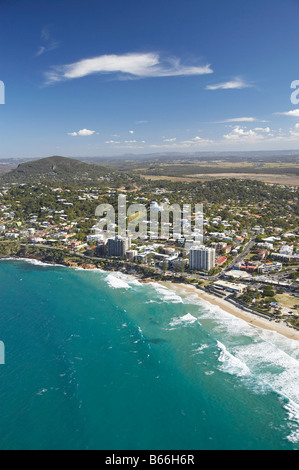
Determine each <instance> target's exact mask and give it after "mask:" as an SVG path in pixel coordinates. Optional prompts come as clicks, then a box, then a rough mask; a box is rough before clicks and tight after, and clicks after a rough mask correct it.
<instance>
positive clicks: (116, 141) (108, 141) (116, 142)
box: [105, 140, 120, 144]
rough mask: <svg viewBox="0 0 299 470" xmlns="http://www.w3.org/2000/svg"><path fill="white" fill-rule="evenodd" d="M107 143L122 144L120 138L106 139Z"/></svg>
mask: <svg viewBox="0 0 299 470" xmlns="http://www.w3.org/2000/svg"><path fill="white" fill-rule="evenodd" d="M105 144H120V142H119V141H118V140H106V142H105Z"/></svg>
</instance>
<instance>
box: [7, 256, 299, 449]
mask: <svg viewBox="0 0 299 470" xmlns="http://www.w3.org/2000/svg"><path fill="white" fill-rule="evenodd" d="M0 292H1V296H0V340H1V341H3V343H4V344H5V364H4V365H0V449H2V450H3V449H28V450H29V449H78V450H79V449H90V450H92V449H104V450H238V449H241V450H259V449H265V450H293V449H294V450H297V449H299V344H298V342H297V341H294V340H291V339H287V338H285V337H283V336H281V335H279V334H278V333H275V332H271V331H269V330H262V329H259V328H257V327H254V326H251V325H249V324H247V323H246V322H244V321H242V320H240V319H238V318H236V317H233V316H231V315H229V314H227V313H225V312H224V311H222V310H221V309H220V308H218V307H215V306H213V305H211V304H209V303H207V302H203V301H201V300H199V298H198V297H197V296H196V295H194V296H192V295H190V294H186V293H184V291H182V290H179V288H177V289H175V290H173V289H171V290H170V289H167V288H165V287H163V286H161V285H159V284H156V283H150V284H141V283H139V282H138V281H137V280H136V279H134V278H133V277H130V276H126V275H122V274H120V273H114V272H113V273H112V272H110V273H109V272H103V271H100V270H96V271H86V270H85V271H84V270H81V269H72V268H66V267H62V266H49V265H44V264H43V263H40V262H36V261H22V260H1V261H0Z"/></svg>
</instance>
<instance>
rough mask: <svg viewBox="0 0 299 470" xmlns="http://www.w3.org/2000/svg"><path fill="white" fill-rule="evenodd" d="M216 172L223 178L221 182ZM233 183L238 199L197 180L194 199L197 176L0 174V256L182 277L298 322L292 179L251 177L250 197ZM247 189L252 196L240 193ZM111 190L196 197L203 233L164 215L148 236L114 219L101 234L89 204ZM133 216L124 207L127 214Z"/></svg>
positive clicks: (130, 195)
mask: <svg viewBox="0 0 299 470" xmlns="http://www.w3.org/2000/svg"><path fill="white" fill-rule="evenodd" d="M223 181H224V182H225V183H223V184H226V187H228V188H231V187H232V186H231V185H232V182H231V181H227V180H223ZM214 184H215V183H214ZM217 184H218V185H219V184H220V183H219V182H218V183H217ZM239 184H241V185H242V188H243V190H244V193H245V196H244V198H241V197H239V198H235V199H232V198H228V199H227V200H226V201H225V202H220V201H218V200H215V197H209V191H210V192H211V190H212V189H213V188H212V185H211V186H210V187H209V188H208V185H207V184H201V191H205V190H206V191H207V194H208V196H207V197H206V198H205V199H203V197H202V194H204V193H200V197H201V199H200V200H198V199H197V198H198V193H197V190H198V186H199V185H197V187H195V186H194V185H193V186H190V184H189V186H188V187H185V186H178V187H177V188H175V187H174V184H170V183H169V184H167V183H166V182H160V184H155V183H154V182H151V183H148V184H147V185H146V184H144V185H143V186H138V187H136V186H135V187H134V186H129V187H127V188H119V187H113V186H112V185H111V186H109V181H105V182H104V183H103V182H102V183H101V184H98V185H96V184H90V186H88V185H86V184H84V185H83V184H82V186H80V185H78V184H77V185H76V186H71V185H65V184H63V185H62V184H61V185H56V184H54V183H49V182H48V183H45V182H44V183H36V184H31V183H22V184H16V183H10V184H6V183H5V184H3V183H2V185H1V187H0V256H1V257H14V256H16V257H24V258H26V257H27V258H36V259H41V260H44V261H47V262H55V263H58V264H59V263H61V264H66V265H68V266H79V265H80V266H83V267H85V268H88V269H93V268H95V267H96V268H101V269H105V270H117V271H121V272H126V273H129V274H137V275H138V276H139V278H140V280H141V282H147V280H148V279H159V280H165V281H167V280H171V281H174V282H184V283H187V284H191V285H193V286H196V287H197V288H199V289H201V290H204V291H206V292H210V293H213V295H215V296H218V297H219V298H223V299H226V300H228V301H230V302H232V303H235V304H237V305H238V306H239V307H240V306H241V307H242V308H243V309H244V310H248V311H253V312H255V313H256V314H259V315H261V316H265V317H266V318H270V319H271V320H275V321H284V322H286V323H288V324H289V325H292V326H293V327H294V328H298V327H299V282H298V281H299V229H298V220H299V213H298V188H297V187H296V186H288V187H281V186H279V187H278V186H275V185H271V184H264V183H263V184H262V183H260V185H262V186H260V187H259V189H262V190H263V193H261V195H260V196H259V195H258V194H256V192H257V191H256V188H254V187H253V183H252V182H249V181H246V180H245V181H243V182H241V183H240V182H239ZM179 188H180V189H179ZM213 190H214V189H213ZM228 191H230V189H229V190H228ZM278 191H280V194H278ZM250 193H252V194H253V193H254V194H256V196H255V199H253V198H250V196H248V197H247V194H250ZM229 194H230V193H229ZM239 194H240V191H239ZM120 195H122V196H124V195H125V197H126V201H127V205H129V204H139V205H140V204H143V205H144V206H145V207H146V208H147V209H148V210H149V209H150V207H151V208H153V207H155V208H156V209H157V211H159V208H160V205H161V204H169V205H171V204H174V203H178V204H181V205H182V204H185V203H186V204H187V203H188V204H194V203H195V202H200V203H203V220H202V227H203V240H202V241H201V242H199V241H197V240H194V239H192V237H189V238H188V237H187V236H184V233H183V231H182V234H177V233H176V234H174V232H173V230H172V218H171V214H170V219H169V221H168V222H161V223H162V225H163V224H166V225H168V228H169V236H165V235H164V236H163V234H162V235H161V230H160V231H159V233H158V235H157V237H156V238H153V237H151V236H147V237H142V238H140V237H136V238H132V237H128V236H127V237H122V236H118V235H117V226H116V227H115V229H116V230H115V236H111V233H110V232H108V231H106V230H104V231H103V230H101V229H100V228H99V225H98V222H99V219H98V218H97V217H96V215H95V211H96V208H97V206H98V205H99V204H102V203H106V204H110V205H112V206H114V207H117V200H118V197H119V196H120ZM281 195H284V196H283V199H282V197H281ZM274 206H275V212H274V209H273V208H274ZM274 213H275V216H272V214H274ZM136 215H138V214H136ZM136 215H135V216H134V215H133V216H132V215H131V216H127V217H126V219H127V223H128V222H129V221H132V220H134V217H136ZM147 223H148V222H147ZM149 235H150V234H149Z"/></svg>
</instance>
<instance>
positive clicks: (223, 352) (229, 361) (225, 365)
mask: <svg viewBox="0 0 299 470" xmlns="http://www.w3.org/2000/svg"><path fill="white" fill-rule="evenodd" d="M217 346H218V348H219V349H220V355H219V358H218V361H219V362H221V363H222V365H221V367H220V369H221V370H222V371H224V372H227V373H229V374H232V375H237V376H238V377H244V376H245V375H249V374H250V369H249V368H248V367H247V365H246V364H245V362H242V361H241V360H240V359H238V358H237V357H236V356H233V355H232V354H231V353H230V352H229V351H228V350H227V349H226V347H225V346H224V344H222V343H220V341H217Z"/></svg>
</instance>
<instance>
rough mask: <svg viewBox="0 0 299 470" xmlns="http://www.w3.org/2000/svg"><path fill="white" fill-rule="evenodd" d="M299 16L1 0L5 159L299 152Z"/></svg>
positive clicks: (290, 6) (0, 137) (187, 3)
mask: <svg viewBox="0 0 299 470" xmlns="http://www.w3.org/2000/svg"><path fill="white" fill-rule="evenodd" d="M298 17H299V3H298V0H259V1H257V0H250V2H248V1H245V0H226V1H225V0H159V1H158V0H151V1H148V2H146V1H141V0H139V1H137V0H126V1H123V0H85V1H84V2H83V1H79V0H72V1H69V0H59V1H57V0H51V2H50V1H49V0H35V1H33V0H0V44H1V47H0V80H1V81H2V82H3V83H4V84H5V104H0V158H10V157H34V158H36V157H46V156H49V155H64V156H70V157H71V156H78V157H80V156H110V155H111V156H113V155H122V154H128V153H154V152H168V151H171V152H182V151H183V152H197V151H211V150H212V151H227V150H277V149H299V104H296V102H291V93H292V92H295V93H296V89H291V83H292V82H293V81H295V80H299V67H298V65H299V64H298V53H297V49H298V44H299V28H298ZM298 83H299V82H298ZM297 88H299V86H298V85H297ZM296 96H297V95H296ZM298 97H299V93H298ZM0 99H1V95H0Z"/></svg>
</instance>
